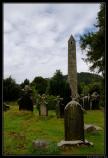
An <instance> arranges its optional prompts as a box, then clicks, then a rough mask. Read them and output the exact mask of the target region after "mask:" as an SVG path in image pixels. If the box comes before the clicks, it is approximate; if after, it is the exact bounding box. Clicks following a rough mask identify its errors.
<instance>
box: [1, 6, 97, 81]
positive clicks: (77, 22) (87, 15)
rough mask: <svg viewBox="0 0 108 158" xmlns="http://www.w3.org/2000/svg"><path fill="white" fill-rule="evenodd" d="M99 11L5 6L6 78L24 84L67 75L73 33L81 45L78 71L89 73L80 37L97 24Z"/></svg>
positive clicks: (87, 8) (72, 8) (94, 8)
mask: <svg viewBox="0 0 108 158" xmlns="http://www.w3.org/2000/svg"><path fill="white" fill-rule="evenodd" d="M98 9H99V5H98V4H5V5H4V77H7V76H8V75H12V76H13V77H14V78H15V79H16V81H17V82H22V81H23V80H24V79H25V78H28V79H30V80H32V79H33V77H35V76H38V75H39V76H43V77H51V76H52V75H53V73H54V72H55V71H56V69H61V71H62V72H63V73H64V74H67V51H68V48H67V41H68V38H69V37H70V34H71V33H72V34H73V35H74V37H75V39H76V43H77V70H78V71H79V72H80V71H88V67H87V65H86V64H85V63H84V62H83V61H82V59H81V58H82V57H83V56H84V55H82V53H81V50H80V47H79V35H80V34H82V33H83V32H84V31H85V29H87V28H90V27H91V26H92V25H93V24H94V23H95V21H96V14H97V11H98ZM79 64H80V66H79Z"/></svg>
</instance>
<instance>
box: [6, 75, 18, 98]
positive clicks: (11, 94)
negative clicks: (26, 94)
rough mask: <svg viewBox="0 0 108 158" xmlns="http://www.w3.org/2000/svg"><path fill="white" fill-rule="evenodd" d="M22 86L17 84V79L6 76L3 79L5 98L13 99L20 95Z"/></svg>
mask: <svg viewBox="0 0 108 158" xmlns="http://www.w3.org/2000/svg"><path fill="white" fill-rule="evenodd" d="M20 94H21V88H20V86H19V85H18V84H16V82H15V80H14V79H12V78H11V76H10V77H9V78H6V79H4V80H3V100H4V101H13V100H16V99H18V98H19V97H20Z"/></svg>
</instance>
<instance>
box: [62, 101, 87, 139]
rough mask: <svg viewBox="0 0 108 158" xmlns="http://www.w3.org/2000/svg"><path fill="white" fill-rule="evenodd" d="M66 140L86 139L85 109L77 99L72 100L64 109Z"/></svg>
mask: <svg viewBox="0 0 108 158" xmlns="http://www.w3.org/2000/svg"><path fill="white" fill-rule="evenodd" d="M64 114H65V115H64V125H65V140H66V141H71V140H82V141H84V119H83V110H82V108H81V106H80V104H79V103H78V102H76V101H70V102H69V103H68V104H67V105H66V107H65V111H64Z"/></svg>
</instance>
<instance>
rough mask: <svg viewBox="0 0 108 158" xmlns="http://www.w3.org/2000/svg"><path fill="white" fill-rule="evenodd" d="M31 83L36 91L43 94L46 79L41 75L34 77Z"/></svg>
mask: <svg viewBox="0 0 108 158" xmlns="http://www.w3.org/2000/svg"><path fill="white" fill-rule="evenodd" d="M31 85H34V87H35V89H36V91H37V93H39V94H40V95H42V94H44V93H45V92H46V88H47V80H46V79H44V78H43V77H41V76H38V77H35V78H34V80H33V81H32V83H31Z"/></svg>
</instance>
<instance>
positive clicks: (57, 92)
mask: <svg viewBox="0 0 108 158" xmlns="http://www.w3.org/2000/svg"><path fill="white" fill-rule="evenodd" d="M47 94H49V95H54V96H60V97H62V98H63V103H64V104H65V105H66V103H67V102H68V101H69V99H70V96H71V91H70V88H69V83H68V82H67V80H66V79H65V78H64V76H63V74H62V72H61V71H60V70H56V72H55V74H54V76H53V77H52V78H51V79H50V81H49V84H48V87H47Z"/></svg>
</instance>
